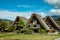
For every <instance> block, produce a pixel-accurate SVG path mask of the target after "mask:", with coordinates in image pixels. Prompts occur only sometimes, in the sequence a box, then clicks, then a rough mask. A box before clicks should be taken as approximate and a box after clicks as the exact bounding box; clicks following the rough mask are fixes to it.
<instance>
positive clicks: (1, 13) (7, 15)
mask: <svg viewBox="0 0 60 40" xmlns="http://www.w3.org/2000/svg"><path fill="white" fill-rule="evenodd" d="M32 13H36V14H39V15H41V16H42V17H44V16H46V15H45V13H44V12H39V13H38V12H32V11H26V12H13V11H8V10H0V18H2V19H9V20H15V18H16V16H22V17H25V18H29V17H30V16H31V14H32Z"/></svg>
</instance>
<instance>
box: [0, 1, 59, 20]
mask: <svg viewBox="0 0 60 40" xmlns="http://www.w3.org/2000/svg"><path fill="white" fill-rule="evenodd" d="M51 1H52V2H51ZM59 11H60V1H57V0H0V18H2V19H10V20H15V18H16V16H22V17H26V18H29V17H30V16H31V14H32V13H36V14H39V15H41V16H42V17H45V16H46V15H57V13H58V15H60V12H59Z"/></svg>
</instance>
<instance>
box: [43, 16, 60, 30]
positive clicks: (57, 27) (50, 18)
mask: <svg viewBox="0 0 60 40" xmlns="http://www.w3.org/2000/svg"><path fill="white" fill-rule="evenodd" d="M47 19H49V20H50V21H51V22H52V23H53V25H55V26H54V27H56V29H60V27H59V25H58V24H57V23H56V22H55V21H54V19H53V18H52V17H51V16H46V17H45V19H44V20H45V21H46V20H47Z"/></svg>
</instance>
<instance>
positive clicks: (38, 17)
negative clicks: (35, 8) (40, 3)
mask: <svg viewBox="0 0 60 40" xmlns="http://www.w3.org/2000/svg"><path fill="white" fill-rule="evenodd" d="M33 16H35V17H36V18H37V19H38V21H39V23H40V24H41V25H42V27H44V29H45V30H50V28H49V27H48V26H47V24H46V23H45V22H44V20H43V19H42V18H41V16H40V15H38V14H32V15H31V17H30V19H29V20H28V21H27V24H26V25H28V23H29V22H30V21H31V20H32V19H33Z"/></svg>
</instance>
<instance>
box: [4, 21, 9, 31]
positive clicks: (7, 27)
mask: <svg viewBox="0 0 60 40" xmlns="http://www.w3.org/2000/svg"><path fill="white" fill-rule="evenodd" d="M4 27H5V30H8V29H10V23H9V21H6V22H5V23H4Z"/></svg>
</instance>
